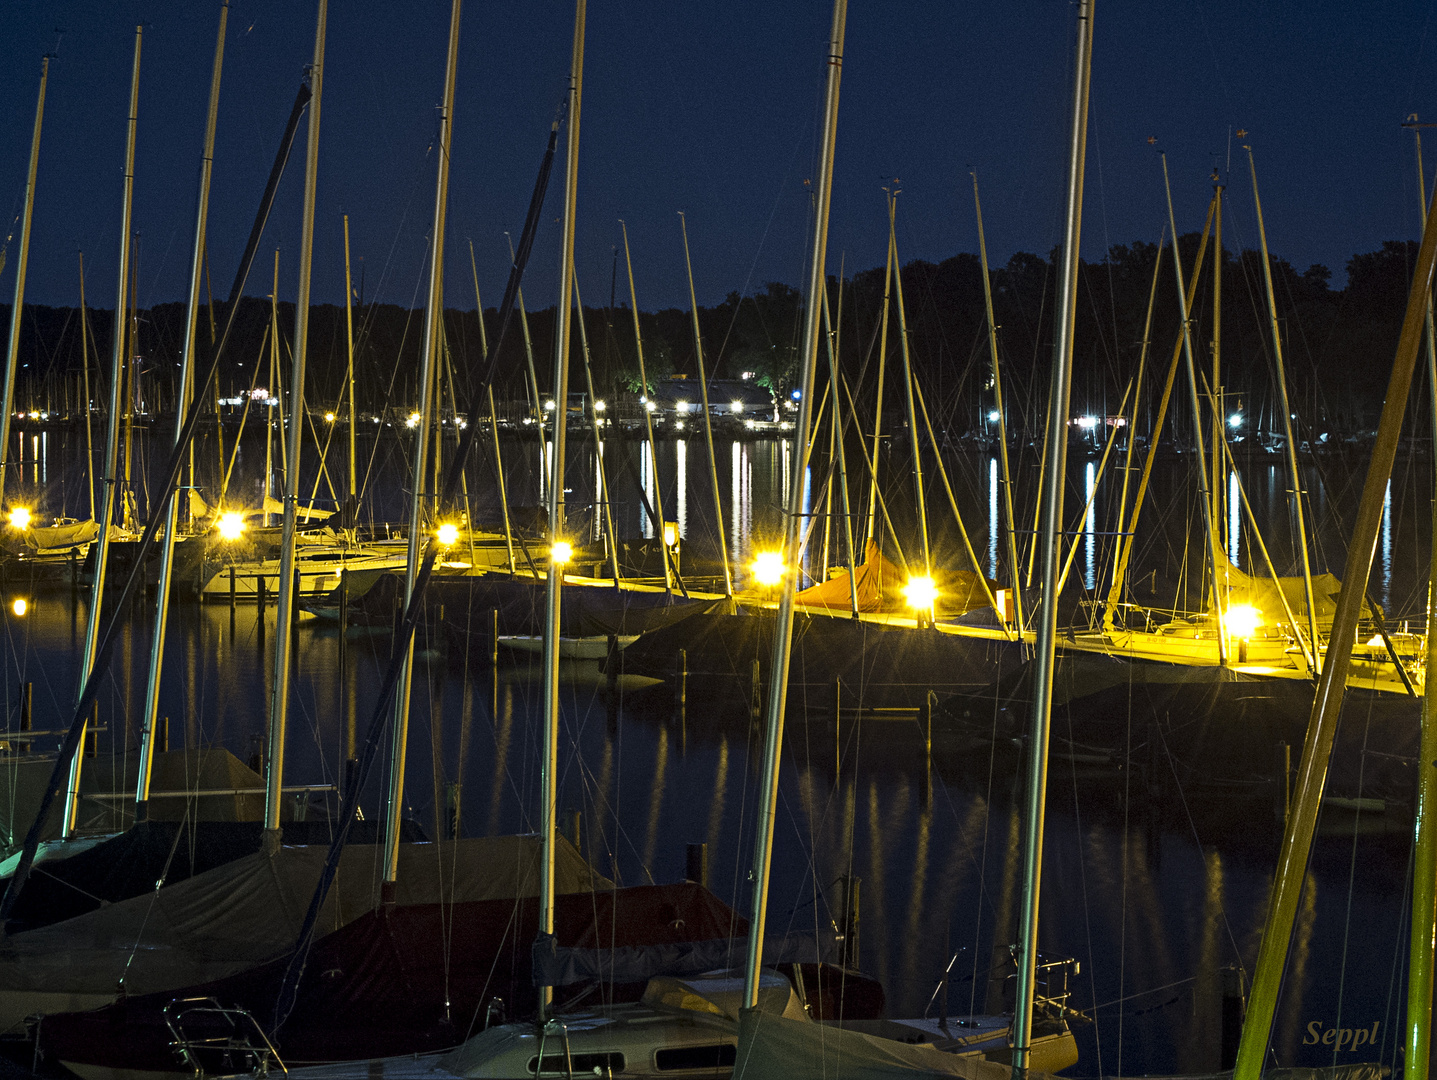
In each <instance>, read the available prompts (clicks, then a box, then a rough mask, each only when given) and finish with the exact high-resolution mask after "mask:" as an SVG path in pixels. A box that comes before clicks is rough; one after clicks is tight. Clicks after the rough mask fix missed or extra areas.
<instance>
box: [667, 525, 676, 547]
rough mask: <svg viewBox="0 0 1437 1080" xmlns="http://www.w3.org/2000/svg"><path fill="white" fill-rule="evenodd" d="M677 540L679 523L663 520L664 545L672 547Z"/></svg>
mask: <svg viewBox="0 0 1437 1080" xmlns="http://www.w3.org/2000/svg"><path fill="white" fill-rule="evenodd" d="M678 542H679V523H678V522H677V521H666V522H664V547H673V546H674V545H675V544H677V543H678Z"/></svg>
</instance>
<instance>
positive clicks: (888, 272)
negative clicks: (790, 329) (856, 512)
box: [863, 187, 898, 558]
mask: <svg viewBox="0 0 1437 1080" xmlns="http://www.w3.org/2000/svg"><path fill="white" fill-rule="evenodd" d="M883 194H884V198H885V199H886V200H887V202H888V262H887V266H886V268H885V269H884V272H883V314H882V316H881V317H880V319H879V323H878V390H877V392H876V393H875V394H874V396H873V453H872V455H871V456H870V458H869V460H870V461H872V462H873V472H872V474H871V475H870V476H869V478H868V521H867V523H866V524H865V525H864V528H863V550H864V558H867V557H868V555H867V552H868V543H869V541H871V540H872V539H873V530H874V526H875V525H876V524H877V522H878V445H879V441H880V440H881V439H882V438H883V376H884V374H885V372H886V371H887V368H888V296H889V292H888V290H889V288H890V286H892V284H893V258H894V247H895V245H894V242H893V236H894V221H893V219H894V215H895V214H896V213H897V212H898V189H897V188H896V187H895V188H894V189H893V190H891V191H890V190H889V189H888V188H884V189H883Z"/></svg>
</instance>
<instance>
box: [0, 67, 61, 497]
mask: <svg viewBox="0 0 1437 1080" xmlns="http://www.w3.org/2000/svg"><path fill="white" fill-rule="evenodd" d="M49 78H50V58H49V57H48V56H46V57H44V58H43V59H41V61H40V94H39V96H38V98H37V99H36V101H35V130H34V133H33V134H32V135H31V136H30V171H29V173H27V174H26V178H25V207H24V209H23V210H22V211H21V212H20V213H21V216H20V256H19V259H18V261H17V262H16V264H15V298H14V300H12V301H11V303H10V344H9V346H8V347H7V348H6V350H5V390H4V395H3V396H4V403H3V404H4V408H3V409H0V507H3V506H4V505H5V466H6V464H7V463H8V462H9V460H10V418H11V417H12V416H14V415H15V374H16V369H17V367H18V365H19V362H20V326H21V314H22V309H23V307H24V305H25V270H26V268H27V267H28V266H29V264H30V219H31V217H33V216H34V212H35V173H36V170H37V169H38V168H39V166H40V128H41V126H42V125H43V123H44V120H45V84H46V83H47V82H48V81H49Z"/></svg>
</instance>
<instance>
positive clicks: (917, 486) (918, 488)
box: [888, 228, 939, 577]
mask: <svg viewBox="0 0 1437 1080" xmlns="http://www.w3.org/2000/svg"><path fill="white" fill-rule="evenodd" d="M888 246H889V249H890V250H891V251H892V253H893V298H894V300H895V301H897V303H898V342H899V345H900V346H901V347H902V352H903V386H904V389H905V390H906V391H907V404H908V448H909V451H910V452H911V453H912V454H913V498H914V502H915V503H916V504H917V507H918V535H919V536H920V537H921V538H922V540H923V574H924V576H925V577H932V574H933V556H932V553H931V552H930V551H929V548H928V506H927V503H926V502H925V501H924V498H923V458H922V455H920V454H919V452H918V412H917V410H916V409H915V408H914V405H913V360H912V357H911V356H910V354H909V351H908V316H907V315H906V314H905V313H904V310H903V268H902V263H900V262H899V261H898V238H897V236H896V235H895V234H894V232H893V230H892V229H891V228H890V229H889V232H888ZM933 452H934V453H935V454H937V453H938V452H939V450H938V447H937V446H936V445H935V446H934V447H933Z"/></svg>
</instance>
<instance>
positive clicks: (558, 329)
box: [539, 0, 585, 1020]
mask: <svg viewBox="0 0 1437 1080" xmlns="http://www.w3.org/2000/svg"><path fill="white" fill-rule="evenodd" d="M584 5H585V0H576V3H575V4H574V48H573V53H572V56H571V58H570V61H569V101H568V105H569V107H568V114H569V130H568V144H567V147H566V149H567V153H566V156H565V161H564V213H563V219H562V224H561V226H560V243H559V305H558V307H557V308H556V309H555V312H554V317H555V318H554V322H555V326H554V384H553V385H554V403H555V404H554V409H555V417H554V463H553V469H552V471H551V473H550V481H549V539H550V544H551V546H550V548H549V572H548V583H547V584H548V587H547V590H546V594H545V600H546V604H545V608H544V750H543V757H542V759H541V763H540V774H539V797H540V800H541V801H540V804H539V836H540V839H541V841H542V843H543V856H542V858H541V859H540V862H539V940H540V941H547V940H549V939H550V938H551V937H552V936H553V933H554V844H555V842H556V840H557V837H556V835H555V802H556V801H557V799H558V781H559V775H558V774H559V601H560V595H561V592H562V589H563V584H564V562H565V559H564V558H562V555H563V550H562V549H561V548H560V546H559V545H560V544H561V543H564V540H563V535H564V443H565V441H566V435H567V428H568V423H567V421H568V413H569V408H568V404H569V329H570V321H571V319H572V315H573V313H572V311H571V308H570V305H571V303H572V292H573V284H574V270H573V268H574V215H575V211H576V208H577V203H578V196H579V110H580V106H581V105H582V104H583V96H584ZM553 999H554V988H553V987H552V986H541V987H539V1015H540V1018H541V1019H543V1020H548V1019H549V1007H550V1005H551V1004H552V1003H553Z"/></svg>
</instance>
